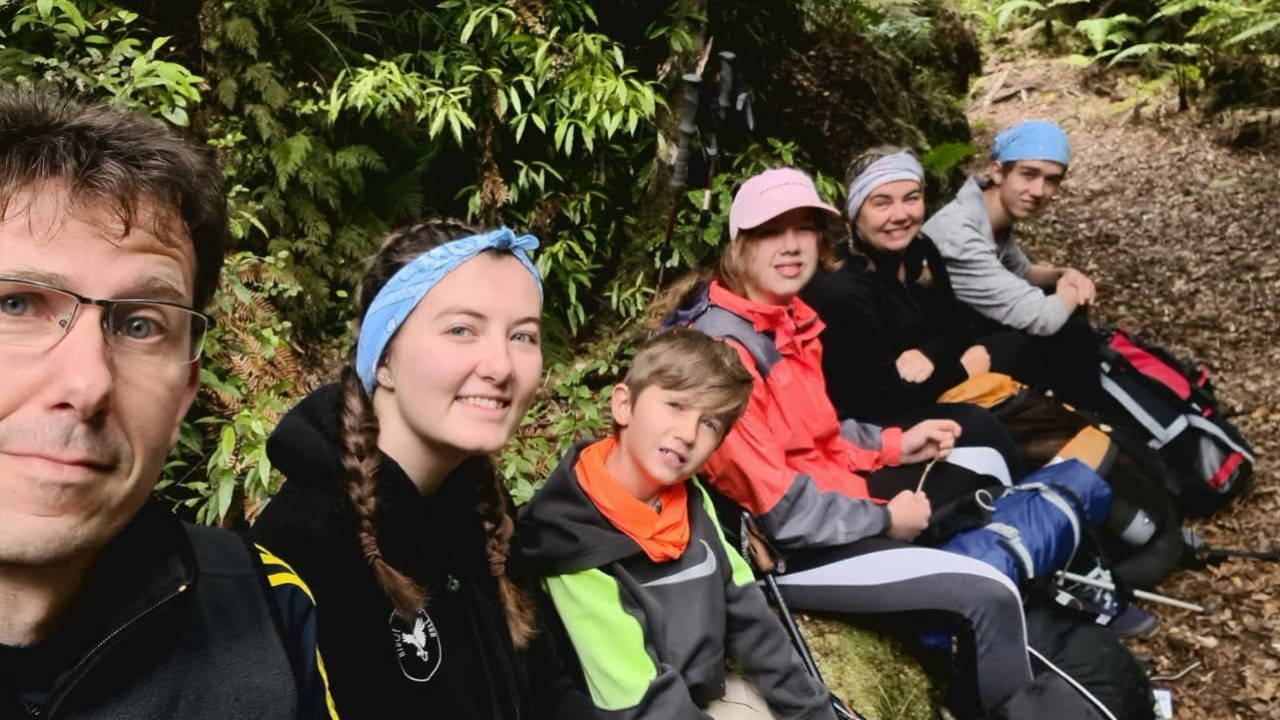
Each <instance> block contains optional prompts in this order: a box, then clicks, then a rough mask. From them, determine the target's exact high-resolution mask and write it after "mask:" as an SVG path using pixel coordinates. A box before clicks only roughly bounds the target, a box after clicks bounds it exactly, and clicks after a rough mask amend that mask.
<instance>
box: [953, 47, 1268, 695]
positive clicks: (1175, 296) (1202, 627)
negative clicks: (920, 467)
mask: <svg viewBox="0 0 1280 720" xmlns="http://www.w3.org/2000/svg"><path fill="white" fill-rule="evenodd" d="M1104 83H1111V84H1114V81H1113V79H1103V80H1102V81H1101V82H1099V81H1097V80H1090V79H1086V77H1085V73H1084V72H1083V71H1081V70H1078V69H1075V68H1071V67H1068V66H1066V65H1064V64H1062V63H1060V62H1058V61H1051V60H1034V59H1033V60H1022V61H1019V62H1018V63H1017V64H1016V65H1008V64H1000V65H993V66H990V67H988V68H987V75H986V76H984V78H983V80H982V81H980V82H979V84H978V85H977V87H976V88H975V90H974V98H975V100H974V105H973V106H972V107H971V108H970V111H969V118H970V122H971V123H972V124H973V125H974V128H975V130H976V131H977V132H976V134H977V136H978V143H979V146H980V147H982V148H984V149H985V148H989V147H990V140H991V137H992V135H993V134H994V131H995V130H998V129H1001V128H1004V127H1007V126H1008V125H1010V124H1012V123H1014V122H1016V121H1017V120H1019V119H1023V118H1033V117H1038V118H1047V119H1051V120H1055V121H1057V122H1059V123H1061V124H1062V125H1063V127H1065V128H1066V130H1067V132H1068V134H1069V135H1070V137H1071V142H1072V151H1073V160H1072V167H1071V172H1070V174H1069V175H1068V179H1067V181H1066V183H1065V185H1064V192H1063V195H1062V196H1061V197H1060V198H1059V199H1058V200H1057V201H1056V202H1055V203H1054V204H1053V205H1052V206H1051V207H1050V209H1049V210H1048V211H1046V213H1045V215H1044V217H1042V218H1040V219H1039V220H1037V221H1036V222H1035V223H1034V224H1032V225H1030V226H1029V227H1027V228H1026V229H1025V230H1024V231H1023V233H1022V237H1023V239H1024V242H1025V243H1026V244H1027V246H1028V247H1029V248H1030V249H1031V250H1032V251H1033V254H1034V255H1035V257H1036V258H1037V259H1038V260H1041V261H1048V262H1053V263H1062V264H1071V265H1074V266H1076V267H1078V268H1080V269H1081V270H1083V271H1085V272H1086V273H1088V274H1090V275H1091V276H1092V277H1094V279H1095V280H1097V282H1098V286H1099V305H1098V307H1097V317H1099V318H1101V319H1102V320H1103V321H1104V322H1108V323H1111V324H1124V325H1127V326H1129V327H1132V328H1134V329H1138V330H1140V331H1142V332H1143V333H1144V334H1147V335H1149V336H1150V337H1152V338H1153V339H1156V340H1158V341H1159V342H1160V343H1162V344H1164V345H1166V346H1167V347H1169V348H1171V349H1173V350H1175V351H1177V352H1179V353H1181V354H1187V355H1190V356H1192V357H1194V358H1196V359H1198V360H1200V361H1201V362H1203V363H1205V364H1207V365H1208V367H1209V369H1210V373H1211V376H1212V377H1214V378H1215V381H1216V384H1217V387H1218V393H1219V396H1220V397H1222V398H1223V399H1224V400H1225V401H1226V403H1227V404H1228V405H1230V406H1231V407H1233V408H1234V409H1235V410H1236V411H1237V412H1238V416H1237V417H1236V418H1235V421H1236V422H1237V424H1238V425H1239V426H1240V427H1241V428H1242V429H1243V430H1244V432H1245V435H1246V437H1248V438H1249V440H1250V441H1251V442H1252V443H1253V445H1254V448H1255V450H1257V452H1258V455H1259V459H1258V464H1257V467H1256V476H1257V479H1256V487H1255V488H1254V490H1253V491H1252V492H1251V493H1250V494H1249V495H1248V496H1246V497H1245V498H1243V499H1242V500H1241V501H1238V502H1237V503H1236V504H1234V505H1232V506H1230V507H1228V508H1227V509H1226V510H1224V511H1223V512H1222V513H1220V514H1219V515H1218V516H1217V517H1215V518H1213V519H1211V520H1208V521H1200V522H1196V523H1195V527H1196V528H1197V529H1199V530H1201V531H1202V533H1203V534H1204V536H1205V537H1206V538H1207V539H1208V541H1209V542H1210V543H1211V544H1213V545H1216V546H1222V547H1243V548H1254V549H1268V548H1273V547H1280V477H1278V475H1280V465H1278V464H1277V456H1278V454H1280V328H1277V321H1280V156H1277V155H1276V154H1274V153H1272V154H1270V155H1268V154H1266V153H1262V152H1259V151H1240V150H1229V149H1226V148H1223V147H1221V146H1218V145H1215V144H1214V143H1213V142H1212V139H1211V138H1212V136H1213V130H1212V129H1211V128H1206V127H1201V126H1198V125H1197V123H1196V119H1195V118H1194V117H1185V116H1180V115H1177V114H1176V113H1174V112H1172V110H1173V109H1174V108H1176V102H1175V100H1174V98H1173V97H1172V96H1169V97H1164V98H1158V97H1157V98H1152V99H1149V100H1148V102H1147V103H1146V104H1145V106H1144V107H1143V108H1142V111H1141V112H1138V113H1135V112H1133V111H1132V110H1131V109H1129V106H1130V105H1132V104H1133V99H1128V102H1126V99H1125V98H1121V97H1119V96H1118V95H1117V94H1116V93H1115V92H1114V91H1113V90H1106V89H1103V87H1102V84H1104ZM997 86H998V87H997ZM993 88H994V92H992V90H993ZM1019 91H1020V92H1019ZM1006 96H1007V97H1006ZM1160 590H1161V592H1163V593H1166V594H1169V595H1172V596H1174V597H1178V598H1183V599H1187V600H1192V601H1195V602H1199V603H1202V604H1207V605H1210V606H1211V612H1210V613H1208V614H1206V615H1195V614H1192V613H1190V612H1186V611H1181V610H1174V609H1170V608H1165V607H1161V606H1154V605H1150V604H1148V605H1146V607H1148V608H1150V609H1153V610H1155V611H1156V612H1157V614H1158V615H1159V616H1160V619H1161V622H1162V629H1161V632H1160V633H1159V635H1158V636H1157V637H1155V638H1154V639H1152V640H1148V641H1141V642H1137V643H1135V644H1134V645H1133V647H1134V650H1135V651H1136V652H1137V653H1138V654H1139V655H1140V656H1142V657H1144V658H1145V659H1147V660H1149V661H1150V662H1151V664H1152V665H1153V666H1154V670H1155V673H1156V675H1157V676H1169V675H1174V674H1176V673H1179V672H1180V671H1182V670H1184V669H1186V668H1187V667H1189V666H1191V665H1192V664H1193V663H1197V662H1198V663H1200V664H1199V665H1198V666H1197V667H1195V668H1194V669H1192V670H1190V671H1189V672H1188V673H1187V674H1186V675H1184V676H1183V677H1181V678H1180V679H1177V680H1164V681H1158V682H1157V683H1156V684H1157V686H1158V687H1165V688H1169V689H1171V690H1172V691H1173V694H1174V703H1175V713H1176V717H1177V718H1179V720H1189V719H1197V720H1198V719H1200V718H1213V719H1214V720H1217V719H1218V718H1250V719H1252V718H1280V611H1278V608H1280V563H1265V562H1260V561H1256V560H1237V561H1231V562H1228V563H1226V564H1223V565H1221V566H1218V567H1214V568H1209V569H1206V570H1198V571H1182V572H1179V573H1177V574H1175V575H1174V576H1172V577H1170V578H1169V579H1168V580H1166V581H1165V583H1164V584H1163V585H1162V586H1161V588H1160Z"/></svg>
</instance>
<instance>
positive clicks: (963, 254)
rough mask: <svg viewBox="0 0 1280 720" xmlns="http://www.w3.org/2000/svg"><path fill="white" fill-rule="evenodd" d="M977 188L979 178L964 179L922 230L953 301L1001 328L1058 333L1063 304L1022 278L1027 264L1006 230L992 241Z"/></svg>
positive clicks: (984, 204) (979, 187)
mask: <svg viewBox="0 0 1280 720" xmlns="http://www.w3.org/2000/svg"><path fill="white" fill-rule="evenodd" d="M982 190H983V184H982V182H981V180H980V179H979V178H977V177H972V178H969V181H968V182H966V183H965V184H964V186H963V187H961V188H960V192H958V193H956V199H955V200H952V201H951V202H949V203H947V205H946V206H944V207H943V208H942V209H941V210H939V211H938V212H937V213H935V214H934V216H933V217H931V218H929V221H928V222H926V223H925V224H924V227H923V229H922V232H924V234H925V235H927V236H929V239H931V240H933V243H934V244H935V245H937V246H938V252H940V253H942V258H943V259H944V260H945V261H946V263H947V273H948V274H950V276H951V287H952V289H953V290H954V291H955V294H956V297H957V298H959V299H960V301H961V302H963V303H966V304H968V305H969V306H970V307H972V308H973V309H974V310H977V311H978V312H979V313H980V314H982V315H983V317H987V318H990V319H992V320H995V321H996V322H998V323H1000V324H1002V325H1008V326H1009V327H1012V328H1017V329H1018V330H1024V331H1026V332H1028V333H1031V334H1032V335H1052V334H1054V333H1056V332H1058V330H1060V329H1061V328H1062V326H1063V325H1064V324H1066V322H1067V318H1068V317H1069V316H1070V313H1069V312H1067V306H1066V305H1063V304H1062V301H1061V300H1059V299H1058V298H1057V297H1055V296H1053V295H1046V294H1045V293H1044V291H1043V290H1041V289H1040V288H1038V287H1036V286H1034V285H1032V284H1031V283H1029V282H1027V281H1026V280H1025V279H1024V278H1025V276H1026V274H1027V270H1029V269H1030V268H1031V261H1030V260H1028V259H1027V255H1026V253H1024V252H1023V251H1022V248H1020V247H1018V243H1017V242H1015V241H1014V239H1013V232H1012V231H1011V230H1007V231H1005V232H1004V233H1003V234H1002V235H1001V237H1000V238H999V240H997V239H996V237H995V231H994V230H993V229H992V227H991V216H990V215H989V214H988V213H987V201H986V199H985V197H984V196H983V194H982Z"/></svg>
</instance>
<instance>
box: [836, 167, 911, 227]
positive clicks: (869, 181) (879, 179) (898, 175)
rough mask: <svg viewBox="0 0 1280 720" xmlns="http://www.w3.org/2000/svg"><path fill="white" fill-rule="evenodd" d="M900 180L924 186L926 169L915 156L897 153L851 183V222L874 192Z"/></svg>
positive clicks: (848, 206) (849, 206)
mask: <svg viewBox="0 0 1280 720" xmlns="http://www.w3.org/2000/svg"><path fill="white" fill-rule="evenodd" d="M898 180H915V181H916V182H917V183H919V184H921V185H924V168H923V167H921V165H920V161H919V160H917V159H916V156H915V155H912V154H911V153H909V152H896V153H893V154H891V155H885V156H884V157H882V158H880V159H879V160H877V161H875V162H873V163H871V164H870V165H868V166H867V169H866V170H863V171H862V173H861V174H860V175H858V177H856V178H854V179H853V182H851V183H849V202H848V204H846V205H845V207H846V209H848V211H849V220H853V219H854V218H856V217H857V216H858V210H859V209H861V208H862V203H864V202H866V200H867V197H868V196H870V195H871V193H872V191H874V190H875V189H876V188H878V187H880V186H881V185H884V184H885V183H891V182H896V181H898Z"/></svg>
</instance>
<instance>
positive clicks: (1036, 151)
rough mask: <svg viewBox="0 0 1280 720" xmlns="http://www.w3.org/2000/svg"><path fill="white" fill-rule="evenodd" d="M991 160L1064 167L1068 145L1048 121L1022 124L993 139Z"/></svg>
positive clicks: (1059, 129) (1028, 121) (1069, 159)
mask: <svg viewBox="0 0 1280 720" xmlns="http://www.w3.org/2000/svg"><path fill="white" fill-rule="evenodd" d="M991 159H992V160H995V161H996V162H1000V163H1006V162H1014V161H1016V160H1049V161H1051V162H1056V163H1058V164H1060V165H1062V166H1063V167H1066V166H1068V165H1070V164H1071V144H1070V143H1069V142H1067V134H1066V133H1065V132H1063V131H1062V128H1060V127H1058V125H1057V124H1055V123H1051V122H1049V121H1048V120H1024V121H1022V122H1020V123H1018V124H1017V125H1014V126H1013V127H1011V128H1009V129H1007V130H1005V131H1004V132H1002V133H1000V134H999V135H996V142H995V144H994V145H993V146H992V147H991Z"/></svg>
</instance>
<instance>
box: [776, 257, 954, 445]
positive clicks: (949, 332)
mask: <svg viewBox="0 0 1280 720" xmlns="http://www.w3.org/2000/svg"><path fill="white" fill-rule="evenodd" d="M858 252H859V253H861V255H855V256H851V257H849V258H847V259H846V260H845V261H844V264H843V265H842V266H841V267H839V268H838V269H836V270H833V271H830V272H820V273H818V274H817V275H816V276H814V278H813V280H812V281H810V283H809V284H808V286H806V287H805V289H804V290H803V291H802V292H801V293H800V297H801V299H803V300H804V301H805V302H806V303H807V304H808V305H809V307H812V308H813V309H814V310H815V311H816V312H817V313H818V316H819V317H820V318H822V322H823V324H825V325H826V328H825V329H824V330H823V331H822V335H821V336H820V339H821V341H822V374H823V376H824V377H825V378H826V381H827V395H829V396H830V397H831V404H832V405H834V406H835V408H836V412H837V413H838V414H839V415H840V418H841V419H845V418H856V419H857V420H860V421H864V422H873V423H892V422H893V421H894V420H895V418H896V416H898V415H899V414H900V413H903V412H907V411H910V410H912V409H913V408H918V407H920V406H921V405H925V404H929V403H933V402H934V401H935V400H936V399H937V397H938V396H939V395H941V394H942V393H943V392H945V391H946V390H948V389H949V388H951V387H952V386H954V385H957V384H959V383H960V382H963V381H964V379H965V378H966V377H967V376H968V375H967V373H966V372H965V370H964V367H963V366H962V365H961V364H960V356H961V355H962V354H964V351H965V350H966V349H968V348H969V346H971V345H972V344H973V343H974V342H975V341H976V335H977V334H976V332H975V328H974V323H973V315H972V313H971V312H970V311H969V310H968V308H966V307H965V306H964V305H963V304H961V303H960V301H958V300H956V298H955V295H954V294H953V293H952V290H951V280H950V278H949V276H948V275H947V268H946V263H944V262H943V261H942V256H941V255H939V254H938V249H937V248H936V247H934V245H933V242H932V241H931V240H929V238H927V237H925V236H923V235H918V236H916V238H915V239H914V240H912V241H911V244H910V245H909V246H907V249H906V251H905V252H903V253H901V254H896V253H883V252H879V251H877V250H876V249H875V248H872V247H871V246H870V245H867V244H866V243H862V242H859V243H858ZM899 268H903V269H904V274H905V279H903V280H899V279H898V270H899ZM926 272H927V277H928V278H929V279H928V280H927V281H924V282H922V281H921V278H922V277H925V276H926ZM912 349H915V350H919V351H921V352H922V353H924V355H925V357H927V358H929V361H930V362H932V363H933V368H934V370H933V374H932V375H931V376H930V377H929V379H928V380H926V381H925V382H922V383H911V382H907V381H905V380H903V379H902V378H901V377H899V376H898V369H897V365H896V363H897V359H898V356H899V355H901V354H902V353H903V352H905V351H907V350H912Z"/></svg>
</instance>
